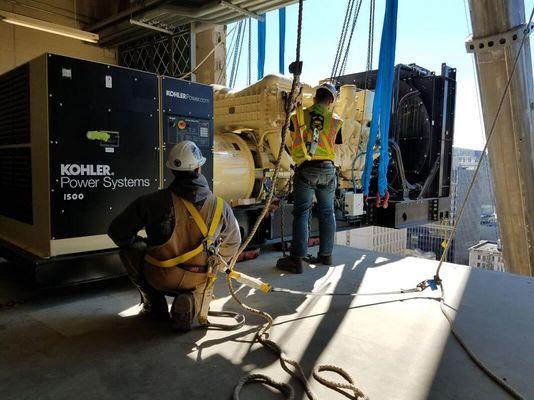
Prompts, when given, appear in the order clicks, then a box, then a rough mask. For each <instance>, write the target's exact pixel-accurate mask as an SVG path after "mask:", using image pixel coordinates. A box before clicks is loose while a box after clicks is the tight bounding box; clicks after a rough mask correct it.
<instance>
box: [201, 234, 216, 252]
mask: <svg viewBox="0 0 534 400" xmlns="http://www.w3.org/2000/svg"><path fill="white" fill-rule="evenodd" d="M202 245H203V246H204V250H205V251H206V253H207V254H208V256H218V255H219V247H220V246H221V240H220V238H218V239H216V238H214V237H213V236H206V237H205V238H204V240H203V241H202Z"/></svg>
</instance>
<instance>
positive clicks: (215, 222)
mask: <svg viewBox="0 0 534 400" xmlns="http://www.w3.org/2000/svg"><path fill="white" fill-rule="evenodd" d="M180 200H182V202H183V203H184V206H185V207H186V209H187V211H188V212H189V214H190V215H191V217H193V220H194V221H195V224H196V225H197V227H198V229H199V230H200V232H201V233H202V236H203V237H204V238H205V239H206V243H207V244H208V245H211V244H213V242H214V241H215V238H214V237H213V235H214V234H215V231H216V230H217V227H218V226H219V223H220V221H221V218H222V211H223V205H224V202H223V199H222V198H220V197H217V206H216V207H215V215H214V217H213V219H212V221H211V225H210V228H209V230H208V227H207V225H206V223H205V222H204V220H203V219H202V216H201V215H200V213H199V212H198V210H197V209H196V207H195V206H194V205H193V204H191V203H190V202H189V201H187V200H184V199H182V198H180ZM203 251H204V243H201V244H200V245H199V246H198V247H196V248H194V249H193V250H191V251H188V252H187V253H185V254H182V255H180V256H178V257H174V258H170V259H168V260H158V259H156V258H154V257H152V256H150V255H148V254H147V255H146V256H145V261H146V262H148V263H150V264H152V265H155V266H157V267H162V268H171V267H176V266H177V265H179V264H183V263H185V262H186V261H188V260H190V259H192V258H193V257H196V256H198V255H199V254H200V253H202V252H203Z"/></svg>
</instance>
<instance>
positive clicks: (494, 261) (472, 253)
mask: <svg viewBox="0 0 534 400" xmlns="http://www.w3.org/2000/svg"><path fill="white" fill-rule="evenodd" d="M469 266H471V267H476V268H484V269H491V270H493V271H501V272H504V271H505V268H504V261H503V257H502V251H501V248H500V245H499V243H498V242H491V241H489V240H481V241H480V242H479V243H478V244H476V245H474V246H472V247H470V248H469Z"/></svg>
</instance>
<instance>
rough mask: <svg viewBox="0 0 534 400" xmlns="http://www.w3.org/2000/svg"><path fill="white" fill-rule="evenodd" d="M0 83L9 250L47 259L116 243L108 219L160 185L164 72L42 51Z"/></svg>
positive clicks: (0, 230) (4, 226)
mask: <svg viewBox="0 0 534 400" xmlns="http://www.w3.org/2000/svg"><path fill="white" fill-rule="evenodd" d="M14 76H15V77H14ZM0 82H1V84H0V99H2V103H5V102H6V99H8V98H9V99H10V100H9V101H10V103H11V104H12V107H11V112H2V113H1V114H0V126H1V127H2V130H1V135H0V138H1V142H0V158H1V164H0V172H1V173H0V176H1V177H2V178H1V183H0V185H1V191H2V196H1V197H0V226H1V227H0V238H1V239H2V241H3V242H4V243H6V244H7V246H6V247H8V248H15V249H20V250H21V251H22V249H24V250H23V252H24V254H26V255H29V256H30V257H33V258H35V259H36V260H39V261H40V262H41V261H42V262H50V261H52V260H54V259H57V258H61V257H66V256H68V255H72V254H81V253H83V254H90V253H91V252H96V251H102V250H106V249H112V248H113V247H114V245H113V243H112V242H111V240H110V239H109V237H108V236H107V228H108V226H109V223H110V221H111V220H112V219H113V218H114V217H115V216H116V215H117V214H118V213H120V212H121V211H122V210H123V209H124V207H125V206H126V205H127V204H129V203H130V202H132V201H133V200H134V199H136V198H137V197H139V196H141V195H143V194H146V193H149V192H152V191H155V190H157V189H158V187H159V186H160V152H159V149H160V140H159V117H158V108H159V104H158V78H157V76H156V75H155V74H151V73H146V72H142V71H137V70H132V69H127V68H122V67H117V66H113V65H106V64H100V63H94V62H89V61H83V60H78V59H73V58H68V57H63V56H58V55H54V54H44V55H43V56H41V57H39V58H37V59H35V60H32V61H30V62H28V63H27V64H24V65H22V66H20V67H18V68H17V69H16V70H14V71H12V72H8V73H7V74H6V75H4V76H2V77H0ZM10 86H11V88H10ZM13 145H16V146H13ZM19 199H20V202H19ZM17 204H19V205H17ZM108 272H109V271H108Z"/></svg>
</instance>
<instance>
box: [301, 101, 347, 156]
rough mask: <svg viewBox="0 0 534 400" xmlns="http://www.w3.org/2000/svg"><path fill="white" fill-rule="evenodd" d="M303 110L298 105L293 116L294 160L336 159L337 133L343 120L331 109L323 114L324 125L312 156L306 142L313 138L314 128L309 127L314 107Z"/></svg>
mask: <svg viewBox="0 0 534 400" xmlns="http://www.w3.org/2000/svg"><path fill="white" fill-rule="evenodd" d="M301 110H302V109H301ZM301 110H299V108H298V107H297V111H296V112H295V114H293V116H292V121H293V127H294V129H295V132H293V135H292V141H293V143H292V148H291V156H292V158H293V161H295V163H296V164H297V165H300V164H302V163H303V162H304V161H309V160H331V161H334V159H335V152H334V149H335V147H334V145H335V142H336V135H337V133H338V132H339V129H340V128H341V125H342V123H343V121H342V120H340V119H339V118H337V117H336V116H334V115H333V113H332V112H331V111H327V112H326V113H324V114H323V116H324V126H323V129H322V130H321V131H320V133H319V142H318V143H317V149H316V150H315V154H313V156H311V157H310V154H308V151H307V148H306V143H310V142H311V141H312V140H313V139H312V138H313V130H312V129H310V127H309V126H310V125H311V116H310V111H313V107H312V108H309V109H305V110H303V111H301Z"/></svg>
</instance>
